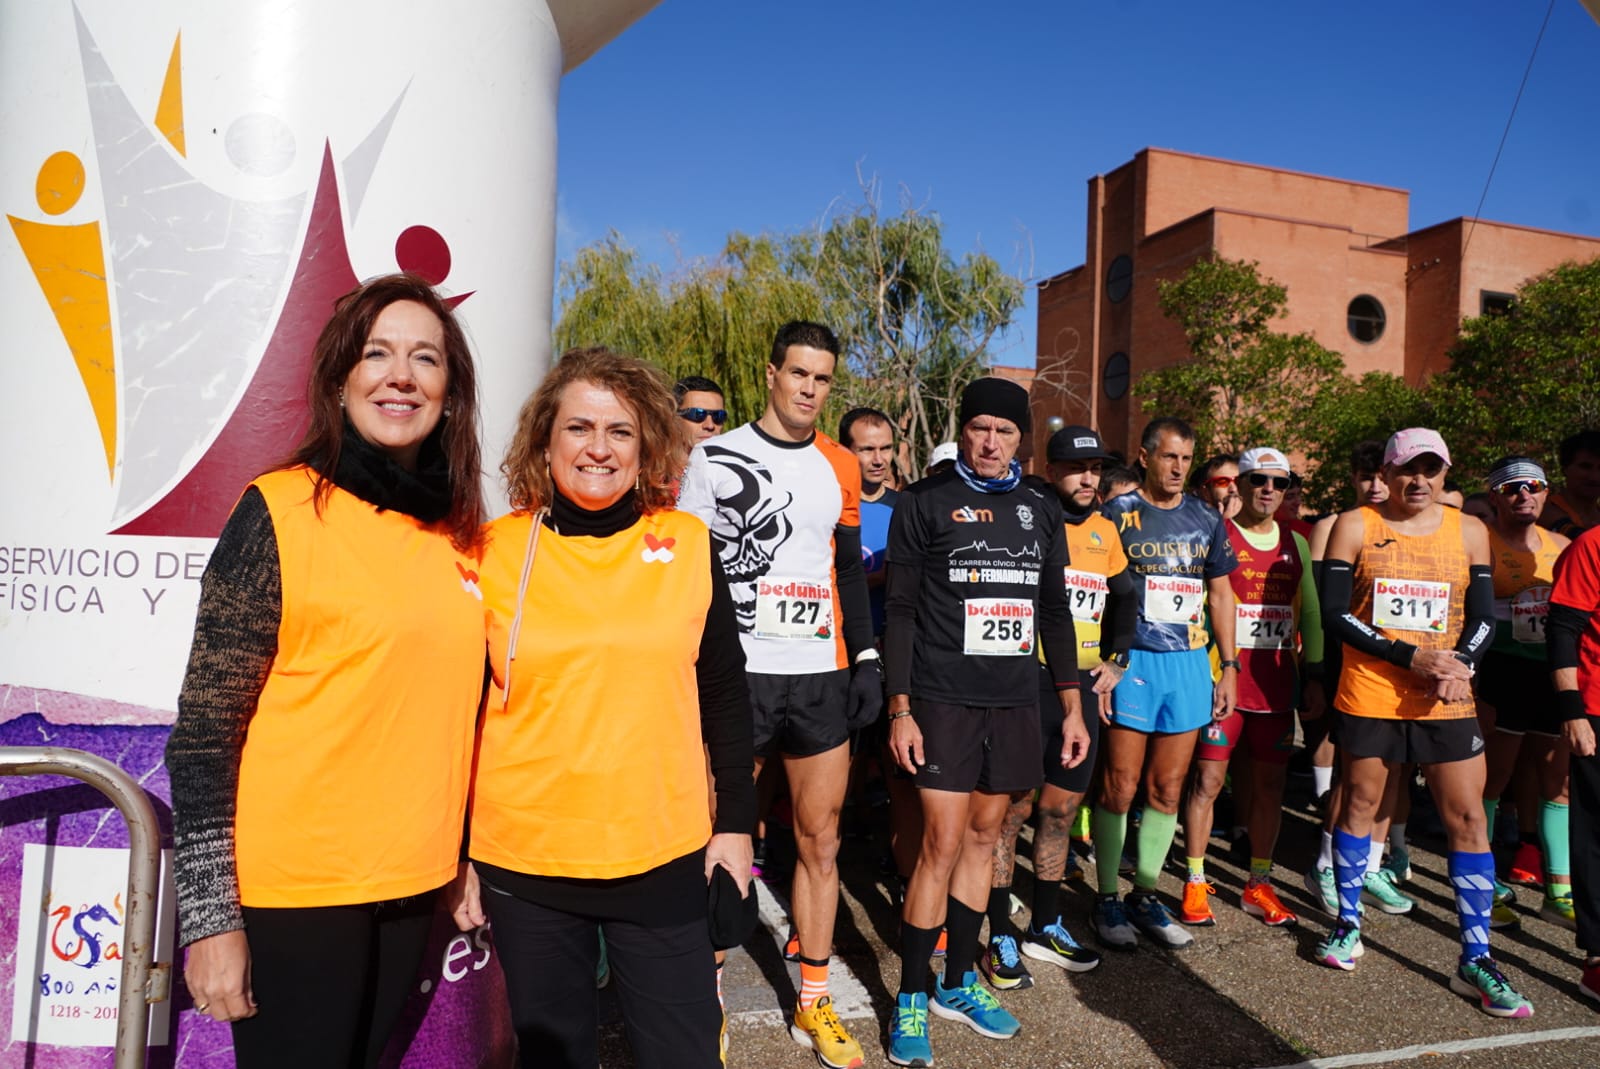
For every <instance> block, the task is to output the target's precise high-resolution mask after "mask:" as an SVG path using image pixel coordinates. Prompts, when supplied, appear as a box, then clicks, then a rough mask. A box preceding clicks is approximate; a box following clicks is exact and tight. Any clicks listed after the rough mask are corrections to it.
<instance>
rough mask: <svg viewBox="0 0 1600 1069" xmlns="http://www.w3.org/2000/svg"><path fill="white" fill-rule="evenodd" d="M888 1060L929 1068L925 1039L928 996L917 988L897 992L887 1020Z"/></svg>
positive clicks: (930, 1057) (930, 1048)
mask: <svg viewBox="0 0 1600 1069" xmlns="http://www.w3.org/2000/svg"><path fill="white" fill-rule="evenodd" d="M889 1060H890V1061H891V1062H893V1063H894V1064H895V1065H910V1066H916V1067H917V1069H931V1066H932V1065H933V1046H932V1045H931V1044H930V1043H929V1042H928V996H927V995H924V994H922V993H921V992H920V991H919V992H917V993H916V994H915V995H901V996H900V998H899V1000H898V1001H897V1002H896V1003H895V1007H894V1020H893V1021H892V1022H890V1024H889Z"/></svg>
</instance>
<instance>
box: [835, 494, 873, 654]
mask: <svg viewBox="0 0 1600 1069" xmlns="http://www.w3.org/2000/svg"><path fill="white" fill-rule="evenodd" d="M833 572H834V574H835V575H836V576H838V579H839V608H840V610H841V611H842V612H843V613H844V620H843V622H842V623H840V625H839V626H840V629H841V630H842V632H843V633H844V648H845V652H846V653H848V654H849V655H850V664H851V665H852V666H853V665H854V664H855V663H856V654H858V653H860V652H861V651H862V650H870V649H872V648H873V645H872V602H871V601H870V600H868V597H867V572H866V569H865V568H863V567H862V566H861V528H859V527H845V526H843V525H840V526H838V527H835V528H834V529H833Z"/></svg>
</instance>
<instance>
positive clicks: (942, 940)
mask: <svg viewBox="0 0 1600 1069" xmlns="http://www.w3.org/2000/svg"><path fill="white" fill-rule="evenodd" d="M949 952H950V933H949V932H947V931H945V930H944V929H943V928H940V929H939V941H938V942H937V943H935V944H933V956H934V957H936V958H942V957H944V956H945V955H946V954H948V953H949Z"/></svg>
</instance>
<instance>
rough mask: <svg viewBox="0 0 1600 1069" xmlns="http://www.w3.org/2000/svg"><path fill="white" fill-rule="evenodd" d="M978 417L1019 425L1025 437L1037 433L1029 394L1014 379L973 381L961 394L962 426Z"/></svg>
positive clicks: (1018, 427)
mask: <svg viewBox="0 0 1600 1069" xmlns="http://www.w3.org/2000/svg"><path fill="white" fill-rule="evenodd" d="M978 416H999V417H1000V418H1001V419H1009V420H1010V421H1011V422H1012V423H1015V424H1016V425H1017V429H1018V430H1020V431H1021V432H1022V433H1023V434H1027V433H1028V432H1029V431H1031V430H1033V418H1032V416H1030V415H1029V414H1028V391H1027V390H1024V389H1023V388H1022V387H1021V386H1018V385H1017V384H1016V383H1014V382H1012V381H1011V380H1010V379H997V378H985V379H973V380H972V381H971V382H969V383H967V388H966V389H964V390H962V391H961V426H963V427H965V426H966V425H967V424H968V423H969V422H970V421H971V420H973V419H976V418H977V417H978Z"/></svg>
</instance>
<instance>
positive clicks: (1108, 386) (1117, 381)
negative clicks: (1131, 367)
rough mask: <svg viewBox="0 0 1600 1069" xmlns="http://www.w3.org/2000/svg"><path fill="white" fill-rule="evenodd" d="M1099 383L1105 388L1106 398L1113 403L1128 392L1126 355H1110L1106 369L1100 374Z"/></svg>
mask: <svg viewBox="0 0 1600 1069" xmlns="http://www.w3.org/2000/svg"><path fill="white" fill-rule="evenodd" d="M1100 382H1101V384H1102V385H1103V386H1104V387H1105V391H1106V396H1107V397H1109V398H1111V400H1113V401H1115V400H1118V399H1119V398H1121V397H1122V396H1123V395H1124V394H1126V393H1127V392H1128V354H1127V353H1112V354H1111V358H1110V359H1109V360H1107V361H1106V367H1105V370H1104V371H1103V372H1101V373H1100Z"/></svg>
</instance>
